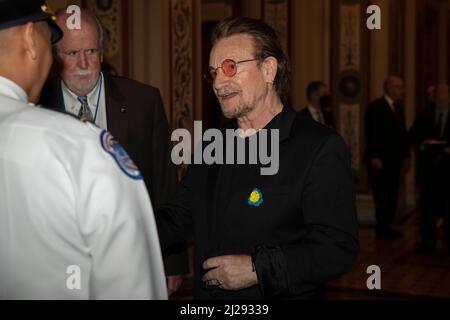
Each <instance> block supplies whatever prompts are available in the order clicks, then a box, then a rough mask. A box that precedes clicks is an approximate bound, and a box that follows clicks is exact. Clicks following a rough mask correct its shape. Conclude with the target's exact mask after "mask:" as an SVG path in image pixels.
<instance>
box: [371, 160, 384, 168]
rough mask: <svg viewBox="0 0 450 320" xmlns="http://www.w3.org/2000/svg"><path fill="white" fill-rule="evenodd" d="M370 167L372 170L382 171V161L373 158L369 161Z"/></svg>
mask: <svg viewBox="0 0 450 320" xmlns="http://www.w3.org/2000/svg"><path fill="white" fill-rule="evenodd" d="M370 166H371V167H372V169H375V170H381V169H383V161H382V160H381V159H380V158H374V159H372V160H370Z"/></svg>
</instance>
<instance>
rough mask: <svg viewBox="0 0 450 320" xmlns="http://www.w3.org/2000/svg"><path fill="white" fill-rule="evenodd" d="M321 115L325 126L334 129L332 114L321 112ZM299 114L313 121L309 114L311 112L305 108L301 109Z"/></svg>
mask: <svg viewBox="0 0 450 320" xmlns="http://www.w3.org/2000/svg"><path fill="white" fill-rule="evenodd" d="M322 113H323V118H324V120H325V124H326V125H327V126H329V127H330V128H333V129H334V128H336V124H335V122H334V117H333V114H332V113H330V112H325V111H322ZM299 114H301V115H304V116H305V117H307V118H310V119H313V120H314V118H313V116H312V114H311V111H309V109H308V107H306V108H304V109H302V110H301V111H299Z"/></svg>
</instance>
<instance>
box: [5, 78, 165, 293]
mask: <svg viewBox="0 0 450 320" xmlns="http://www.w3.org/2000/svg"><path fill="white" fill-rule="evenodd" d="M102 138H103V139H102ZM106 150H108V151H106ZM114 152H116V153H114ZM120 156H122V157H120ZM123 159H126V156H124V154H123V153H121V149H120V147H119V146H118V145H116V144H114V141H113V140H112V139H111V136H110V135H109V134H108V133H107V132H106V131H101V130H100V129H98V128H96V127H94V126H93V125H90V124H83V123H82V122H80V121H77V120H76V119H72V118H71V117H70V116H67V115H64V114H59V113H57V112H52V111H49V110H44V109H39V108H34V107H30V106H29V105H28V103H27V96H26V94H25V92H24V91H23V90H22V89H21V88H19V87H18V86H17V85H16V84H14V83H13V82H11V81H9V80H7V79H5V78H1V77H0V300H3V299H167V291H166V283H165V276H164V269H163V263H162V257H161V250H160V245H159V240H158V235H157V230H156V226H155V221H154V216H153V211H152V207H151V203H150V199H149V196H148V194H147V191H146V189H145V186H144V183H143V181H142V180H140V179H139V178H140V177H139V171H138V170H135V171H133V169H132V164H130V163H128V164H127V163H126V161H122V160H123ZM74 267H75V269H74ZM78 268H79V269H78ZM78 271H80V272H78ZM67 272H69V273H67ZM78 280H79V282H78ZM78 284H80V285H81V288H80V289H79V290H78V289H77V286H78Z"/></svg>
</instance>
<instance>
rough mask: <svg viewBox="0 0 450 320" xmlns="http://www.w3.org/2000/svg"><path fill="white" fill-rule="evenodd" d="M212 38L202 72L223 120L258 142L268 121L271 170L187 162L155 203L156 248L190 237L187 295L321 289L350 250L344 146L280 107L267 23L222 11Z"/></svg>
mask: <svg viewBox="0 0 450 320" xmlns="http://www.w3.org/2000/svg"><path fill="white" fill-rule="evenodd" d="M212 44H213V48H212V51H211V54H210V68H209V73H208V74H207V75H206V78H207V79H208V80H209V81H210V82H211V84H212V88H213V90H214V92H215V94H216V96H217V98H218V100H219V102H220V106H221V109H222V112H223V114H224V115H225V117H227V118H230V119H233V120H234V122H233V123H232V124H231V126H230V127H229V128H228V129H234V130H238V129H240V131H238V132H240V133H242V135H241V136H238V137H236V140H239V139H243V140H244V143H245V146H246V149H247V150H248V149H249V144H250V140H251V138H252V137H253V136H249V135H246V134H243V131H247V130H248V129H251V130H252V132H253V135H255V136H256V139H258V140H259V143H260V145H261V141H264V140H263V139H262V137H261V134H262V132H263V130H268V131H272V130H278V132H279V141H277V140H276V139H274V140H270V141H268V143H269V144H271V143H272V144H273V143H279V170H278V173H276V174H275V175H271V176H264V175H261V170H260V168H261V167H264V164H263V163H257V164H251V163H250V162H249V161H248V160H249V159H248V157H247V158H246V164H242V165H237V164H220V163H217V164H212V165H207V164H198V165H191V166H190V167H189V169H188V172H187V174H186V176H185V179H184V180H183V181H182V183H181V184H180V185H179V187H178V190H177V192H176V194H175V196H174V198H173V199H172V202H171V203H170V204H167V205H165V206H163V207H162V208H161V209H160V210H158V212H157V224H158V230H159V234H160V240H161V244H162V246H163V250H167V249H170V247H171V246H172V245H174V244H177V243H178V242H180V241H184V240H185V239H186V238H193V239H194V244H195V265H194V273H195V298H197V299H230V300H235V299H318V298H324V293H325V292H324V288H325V284H326V283H327V282H328V281H330V280H333V279H335V278H336V277H338V276H340V275H342V274H343V273H345V272H348V271H349V270H350V269H351V267H352V265H353V263H354V261H355V259H356V257H357V254H358V251H359V244H358V236H357V220H356V210H355V195H354V191H353V183H352V176H351V169H350V156H349V153H348V151H347V148H346V146H345V144H344V142H343V140H342V138H341V137H339V136H338V134H337V133H335V132H333V131H332V130H330V129H328V128H326V127H324V126H321V125H320V124H317V123H316V122H314V121H313V120H311V119H308V118H306V117H304V116H301V115H297V114H296V112H295V111H293V110H292V109H291V108H289V107H288V106H287V104H286V96H287V89H288V84H289V65H288V61H287V59H286V57H285V55H284V53H283V51H282V50H281V48H280V45H279V42H278V40H277V37H276V34H275V32H274V30H273V29H272V28H271V27H269V26H268V25H267V24H265V23H263V22H261V21H259V20H254V19H248V18H241V17H237V18H228V19H225V20H224V21H222V22H221V23H219V24H218V25H217V26H216V28H215V29H214V31H213V36H212ZM247 132H248V131H247ZM269 136H270V135H269ZM205 147H206V146H205ZM260 147H261V146H260ZM264 147H265V148H267V147H268V146H267V145H266V146H264V145H263V146H262V148H264ZM267 149H270V148H267ZM250 150H251V148H250ZM220 151H221V150H217V152H220ZM226 151H228V148H227V150H226ZM235 151H236V150H235ZM233 156H236V153H234V155H233ZM250 156H251V155H250Z"/></svg>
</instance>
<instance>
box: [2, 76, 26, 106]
mask: <svg viewBox="0 0 450 320" xmlns="http://www.w3.org/2000/svg"><path fill="white" fill-rule="evenodd" d="M0 94H3V95H5V96H8V97H10V98H13V99H16V100H19V101H22V102H25V103H28V95H27V93H26V92H25V90H23V89H22V88H21V87H20V86H19V85H18V84H17V83H15V82H13V81H11V80H9V79H7V78H5V77H2V76H0Z"/></svg>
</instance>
